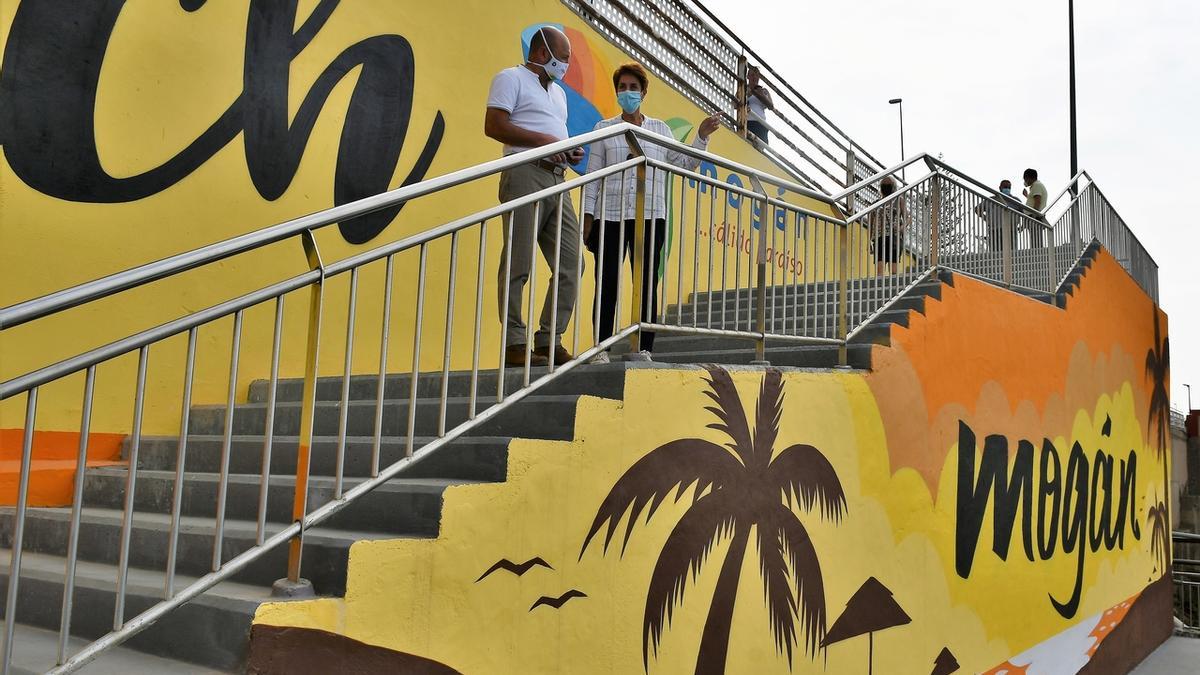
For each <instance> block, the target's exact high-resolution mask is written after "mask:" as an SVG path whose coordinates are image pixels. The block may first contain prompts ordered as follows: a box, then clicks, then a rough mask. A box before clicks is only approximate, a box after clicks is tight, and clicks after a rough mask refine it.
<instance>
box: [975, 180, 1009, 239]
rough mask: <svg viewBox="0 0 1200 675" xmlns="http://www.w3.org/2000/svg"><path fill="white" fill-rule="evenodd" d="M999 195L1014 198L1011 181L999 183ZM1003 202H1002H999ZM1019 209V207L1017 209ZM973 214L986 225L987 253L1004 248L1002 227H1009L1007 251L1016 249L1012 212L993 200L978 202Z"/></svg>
mask: <svg viewBox="0 0 1200 675" xmlns="http://www.w3.org/2000/svg"><path fill="white" fill-rule="evenodd" d="M1000 194H1002V195H1004V196H1005V197H1007V198H1009V199H1013V201H1014V202H1015V198H1013V196H1012V181H1010V180H1008V179H1007V178H1006V179H1004V180H1002V181H1000ZM1001 201H1003V200H1001ZM1013 206H1016V204H1015V203H1010V204H1009V207H1010V208H1012V207H1013ZM1018 208H1019V207H1018ZM975 213H976V215H978V216H979V217H981V218H983V220H984V221H985V222H986V223H987V228H988V230H987V243H988V250H989V251H997V252H998V251H1001V250H1003V248H1004V226H1005V224H1007V225H1008V227H1009V235H1008V236H1009V242H1008V243H1009V249H1010V250H1011V249H1013V248H1015V247H1016V242H1015V237H1016V228H1015V227H1014V226H1013V222H1012V221H1013V216H1012V211H1011V210H1009V209H1006V208H1004V207H1003V206H1002V205H1001V204H1000V203H998V202H996V201H993V200H984V201H981V202H979V206H976V207H975Z"/></svg>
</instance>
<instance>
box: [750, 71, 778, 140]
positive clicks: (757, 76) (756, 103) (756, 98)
mask: <svg viewBox="0 0 1200 675" xmlns="http://www.w3.org/2000/svg"><path fill="white" fill-rule="evenodd" d="M746 93H747V95H748V98H747V103H748V104H749V108H750V111H749V115H748V117H747V120H746V128H747V129H749V130H750V133H752V134H754V135H755V136H757V137H758V140H760V141H762V142H763V144H764V145H765V144H767V143H768V142H769V138H768V137H769V136H770V132H769V131H768V130H767V111H768V110H774V109H775V102H774V101H773V100H771V92H770V90H769V89H767V88H766V87H764V86H763V84H762V73H760V72H759V71H758V66H750V67H749V68H747V69H746Z"/></svg>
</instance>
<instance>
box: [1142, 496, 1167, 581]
mask: <svg viewBox="0 0 1200 675" xmlns="http://www.w3.org/2000/svg"><path fill="white" fill-rule="evenodd" d="M1151 499H1154V498H1153V497H1152V498H1151ZM1146 524H1148V525H1149V526H1150V553H1151V555H1153V556H1154V558H1155V562H1156V563H1157V564H1156V568H1157V569H1158V570H1161V571H1162V573H1163V574H1166V573H1167V506H1166V504H1164V503H1163V501H1162V500H1161V499H1159V500H1158V503H1156V504H1155V505H1154V506H1151V507H1150V512H1149V513H1148V514H1147V516H1146Z"/></svg>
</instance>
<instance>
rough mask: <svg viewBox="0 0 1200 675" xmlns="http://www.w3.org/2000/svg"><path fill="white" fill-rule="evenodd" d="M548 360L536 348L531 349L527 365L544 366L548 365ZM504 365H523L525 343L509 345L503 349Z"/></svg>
mask: <svg viewBox="0 0 1200 675" xmlns="http://www.w3.org/2000/svg"><path fill="white" fill-rule="evenodd" d="M549 364H550V361H548V360H547V359H546V357H545V356H543V355H541V354H539V353H538V350H536V349H535V350H533V354H532V355H530V357H529V365H531V366H545V365H549ZM504 365H506V366H524V365H525V345H509V346H508V348H506V349H505V350H504Z"/></svg>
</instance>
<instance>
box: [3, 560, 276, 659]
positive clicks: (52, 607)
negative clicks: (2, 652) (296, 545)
mask: <svg viewBox="0 0 1200 675" xmlns="http://www.w3.org/2000/svg"><path fill="white" fill-rule="evenodd" d="M10 555H11V551H9V550H7V549H0V596H4V597H7V592H8V576H9V569H10V566H9V560H10ZM65 569H66V560H65V559H64V558H61V557H56V556H52V555H46V554H42V553H38V552H36V551H30V550H29V549H28V548H27V549H26V550H25V552H23V553H22V555H21V576H20V584H19V586H18V591H17V621H18V622H19V624H23V625H28V626H31V627H34V628H40V629H47V630H51V631H54V632H55V642H54V643H53V645H54V647H53V648H52V651H53V649H56V648H57V646H56V645H57V631H58V628H59V625H60V621H61V610H62V596H63V590H64V588H65V586H66V584H64V583H63V574H64V570H65ZM116 579H117V568H116V567H115V566H111V565H105V564H99V563H95V562H89V561H84V560H81V561H79V562H78V563H77V566H76V568H75V593H74V597H73V599H72V602H73V609H72V612H71V634H72V635H73V636H76V637H77V638H81V639H85V640H93V639H96V638H98V637H101V636H103V635H105V634H106V633H108V632H109V631H111V630H112V626H113V610H114V608H115V606H116V605H115V600H116ZM193 581H195V578H193V577H189V576H176V578H175V583H176V588H177V589H179V588H183V587H184V586H186V585H188V584H190V583H192V582H193ZM164 582H165V576H164V574H163V573H162V572H161V571H158V570H147V569H139V568H130V569H129V574H128V583H127V586H126V596H125V616H126V618H127V619H128V618H132V617H133V616H135V615H136V614H138V613H140V612H142V611H145V610H146V609H148V608H150V607H152V606H154V605H155V604H158V603H159V602H161V601H162V599H163V587H164ZM269 596H270V592H269V590H268V589H267V588H264V587H257V586H249V585H246V584H239V583H234V582H222V583H219V584H217V585H216V586H214V587H213V588H212V589H210V590H209V591H208V592H206V593H204V594H203V595H201V596H199V597H197V598H196V599H194V600H192V601H191V602H189V603H187V604H185V605H182V606H180V607H179V608H178V609H176V610H175V611H173V612H169V613H168V614H167V615H165V616H164V617H163V618H161V619H160V620H158V621H157V622H155V623H154V624H153V625H152V626H150V627H149V628H147V629H146V630H144V631H142V632H141V633H138V634H137V635H135V636H134V637H132V638H130V639H129V640H128V641H126V642H125V643H123V645H122V647H124V648H125V649H122V650H121V653H124V654H126V655H127V656H129V657H130V658H134V657H135V656H136V654H128V652H129V651H136V652H142V653H144V654H153V655H157V656H160V657H166V658H170V659H178V660H179V661H183V662H186V663H189V664H196V665H198V666H203V668H196V667H194V666H188V665H183V664H180V665H179V666H178V667H179V670H176V669H175V667H176V664H174V663H171V664H169V665H170V666H171V668H170V669H168V670H152V671H138V670H136V669H132V668H133V666H135V665H138V664H136V663H131V662H129V661H126V663H129V664H130V667H131V670H127V671H121V672H123V673H137V672H157V673H161V672H171V673H174V672H183V673H200V672H206V670H205V669H204V668H208V669H215V670H218V671H221V672H234V671H238V670H240V669H241V667H242V665H243V663H244V661H245V658H246V641H247V638H248V637H249V634H250V623H251V620H252V619H253V617H254V611H255V609H257V608H258V605H259V604H260V603H262V602H266V601H267V600H269V599H270V597H269ZM0 609H2V607H0ZM43 637H44V636H43ZM74 644H75V645H80V644H81V641H79V640H77V641H76V642H75V643H74ZM15 646H16V649H15V652H16V653H17V654H18V655H19V654H20V653H21V652H22V651H24V650H25V649H27V648H28V649H30V651H31V654H30V655H31V656H33V657H34V658H37V657H36V654H38V653H39V652H42V651H43V650H44V649H45V645H42V646H41V647H40V648H39V647H38V646H30V645H28V643H26V642H24V641H18V642H16V643H15ZM76 648H77V647H76ZM17 658H18V662H21V661H20V660H19V659H21V657H20V656H18V657H17ZM38 660H39V661H44V657H42V658H39V659H38ZM50 661H51V664H52V663H53V657H51V659H50ZM105 662H106V657H102V658H101V659H100V660H98V661H97V662H96V666H95V667H98V668H101V670H97V671H95V672H101V673H104V672H117V671H115V670H111V669H108V670H106V669H104V668H105V666H104V665H103V664H104V663H105ZM118 662H119V660H118ZM141 663H153V662H152V661H142V662H141ZM92 667H93V666H88V667H86V668H85V669H84V670H83V671H81V672H85V673H86V672H93V671H91V670H89V668H92ZM43 671H44V668H43V669H42V670H36V669H35V670H34V672H43Z"/></svg>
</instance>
